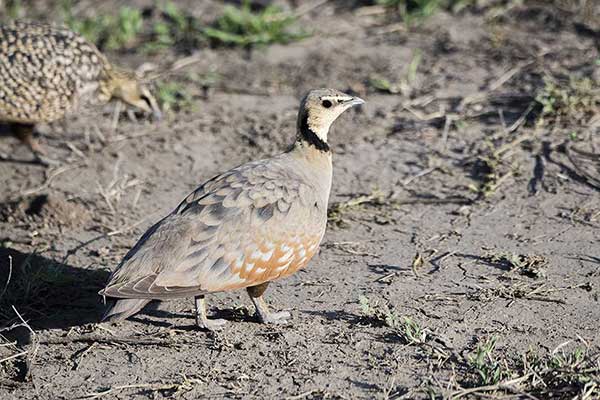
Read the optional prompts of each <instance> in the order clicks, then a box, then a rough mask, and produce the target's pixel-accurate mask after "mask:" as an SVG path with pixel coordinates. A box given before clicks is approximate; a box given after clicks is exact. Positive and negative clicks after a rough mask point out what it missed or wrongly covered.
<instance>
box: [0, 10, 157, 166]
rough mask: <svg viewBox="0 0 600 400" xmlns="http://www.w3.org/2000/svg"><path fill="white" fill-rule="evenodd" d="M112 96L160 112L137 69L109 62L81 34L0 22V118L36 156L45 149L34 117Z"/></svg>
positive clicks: (49, 118) (51, 117)
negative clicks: (130, 69)
mask: <svg viewBox="0 0 600 400" xmlns="http://www.w3.org/2000/svg"><path fill="white" fill-rule="evenodd" d="M111 98H118V99H120V100H123V101H124V102H126V103H128V104H130V105H132V106H134V107H137V108H139V109H141V110H143V111H145V112H148V113H154V115H155V116H157V117H159V116H160V109H159V107H158V105H157V103H156V100H155V99H154V97H152V95H151V94H150V92H149V90H148V89H147V88H146V87H145V86H144V85H143V84H141V83H140V82H139V81H138V80H137V79H136V77H135V75H134V74H133V73H130V72H127V71H124V70H121V69H119V68H117V67H115V66H113V65H111V64H110V63H109V62H108V60H107V59H106V57H105V56H104V55H103V54H102V53H100V51H98V49H97V48H96V47H95V46H94V45H93V44H91V43H89V42H88V41H86V40H85V39H84V38H83V37H82V36H79V35H77V34H76V33H73V32H71V31H69V30H68V29H65V28H59V27H54V26H50V25H43V24H38V23H33V22H24V21H15V22H10V23H8V24H6V25H0V122H4V123H7V124H8V125H10V128H11V131H12V133H13V134H14V135H15V136H16V137H17V138H19V139H20V140H21V141H22V142H23V143H25V144H27V145H28V146H29V147H30V148H31V150H32V151H33V153H34V155H35V156H36V157H37V159H38V160H42V159H43V157H41V156H42V155H44V154H45V152H44V150H43V149H42V148H41V146H40V145H39V144H38V143H37V141H36V140H35V139H34V138H33V135H32V134H33V129H34V126H35V124H36V123H40V122H42V123H48V122H53V121H56V120H59V119H61V118H63V117H64V116H65V114H67V113H70V112H73V111H75V110H76V109H77V107H78V105H79V104H81V103H85V102H89V103H97V104H101V103H105V102H108V101H109V100H110V99H111Z"/></svg>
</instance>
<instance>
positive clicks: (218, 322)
mask: <svg viewBox="0 0 600 400" xmlns="http://www.w3.org/2000/svg"><path fill="white" fill-rule="evenodd" d="M225 324H227V320H226V319H208V318H204V319H202V318H196V325H197V326H198V328H200V329H202V330H205V331H216V330H219V329H221V328H223V326H225Z"/></svg>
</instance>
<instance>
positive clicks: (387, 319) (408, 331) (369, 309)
mask: <svg viewBox="0 0 600 400" xmlns="http://www.w3.org/2000/svg"><path fill="white" fill-rule="evenodd" d="M358 304H359V306H360V309H361V313H362V315H363V316H364V317H366V318H368V320H369V321H370V322H371V323H374V324H376V325H382V326H387V327H389V328H393V329H394V331H395V333H396V334H398V336H399V337H400V339H401V340H402V341H403V342H404V343H406V344H423V343H425V342H426V341H427V340H428V338H429V335H428V333H429V330H428V329H424V328H422V327H421V326H420V325H419V324H418V323H417V322H416V321H415V320H413V319H412V318H410V317H400V316H399V315H398V314H396V312H395V311H393V310H392V309H390V307H389V305H388V304H386V303H383V302H379V301H375V302H371V301H370V300H369V298H368V297H366V296H359V298H358Z"/></svg>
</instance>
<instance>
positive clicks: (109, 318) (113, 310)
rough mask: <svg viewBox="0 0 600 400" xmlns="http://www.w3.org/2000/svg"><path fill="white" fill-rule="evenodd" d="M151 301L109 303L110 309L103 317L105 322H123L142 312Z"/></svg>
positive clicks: (122, 300) (124, 300)
mask: <svg viewBox="0 0 600 400" xmlns="http://www.w3.org/2000/svg"><path fill="white" fill-rule="evenodd" d="M149 302H150V300H149V299H119V300H113V301H112V302H111V303H109V306H108V309H107V310H106V312H105V313H104V316H103V317H102V321H103V322H115V321H123V320H124V319H127V318H129V317H131V316H132V315H133V314H135V313H137V312H138V311H140V310H141V309H142V308H144V306H145V305H146V304H148V303H149Z"/></svg>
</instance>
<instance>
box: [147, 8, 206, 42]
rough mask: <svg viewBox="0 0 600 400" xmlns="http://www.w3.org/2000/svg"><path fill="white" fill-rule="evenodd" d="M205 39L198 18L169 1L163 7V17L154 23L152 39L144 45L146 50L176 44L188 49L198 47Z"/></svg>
mask: <svg viewBox="0 0 600 400" xmlns="http://www.w3.org/2000/svg"><path fill="white" fill-rule="evenodd" d="M203 40H204V36H203V32H202V27H201V26H200V22H199V21H198V19H196V18H194V17H193V16H192V15H189V14H187V13H186V12H184V11H183V10H181V9H180V8H179V7H177V6H176V5H175V4H174V3H172V2H170V1H169V2H167V3H165V4H164V6H163V7H162V8H161V18H160V19H159V20H158V21H157V22H155V23H154V26H153V27H152V34H151V40H150V41H149V42H148V43H146V44H145V45H144V50H145V51H147V52H157V51H160V50H163V49H166V48H171V47H174V46H177V47H178V48H183V49H185V50H187V49H191V48H195V47H198V45H199V44H200V43H201V42H202V41H203Z"/></svg>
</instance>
